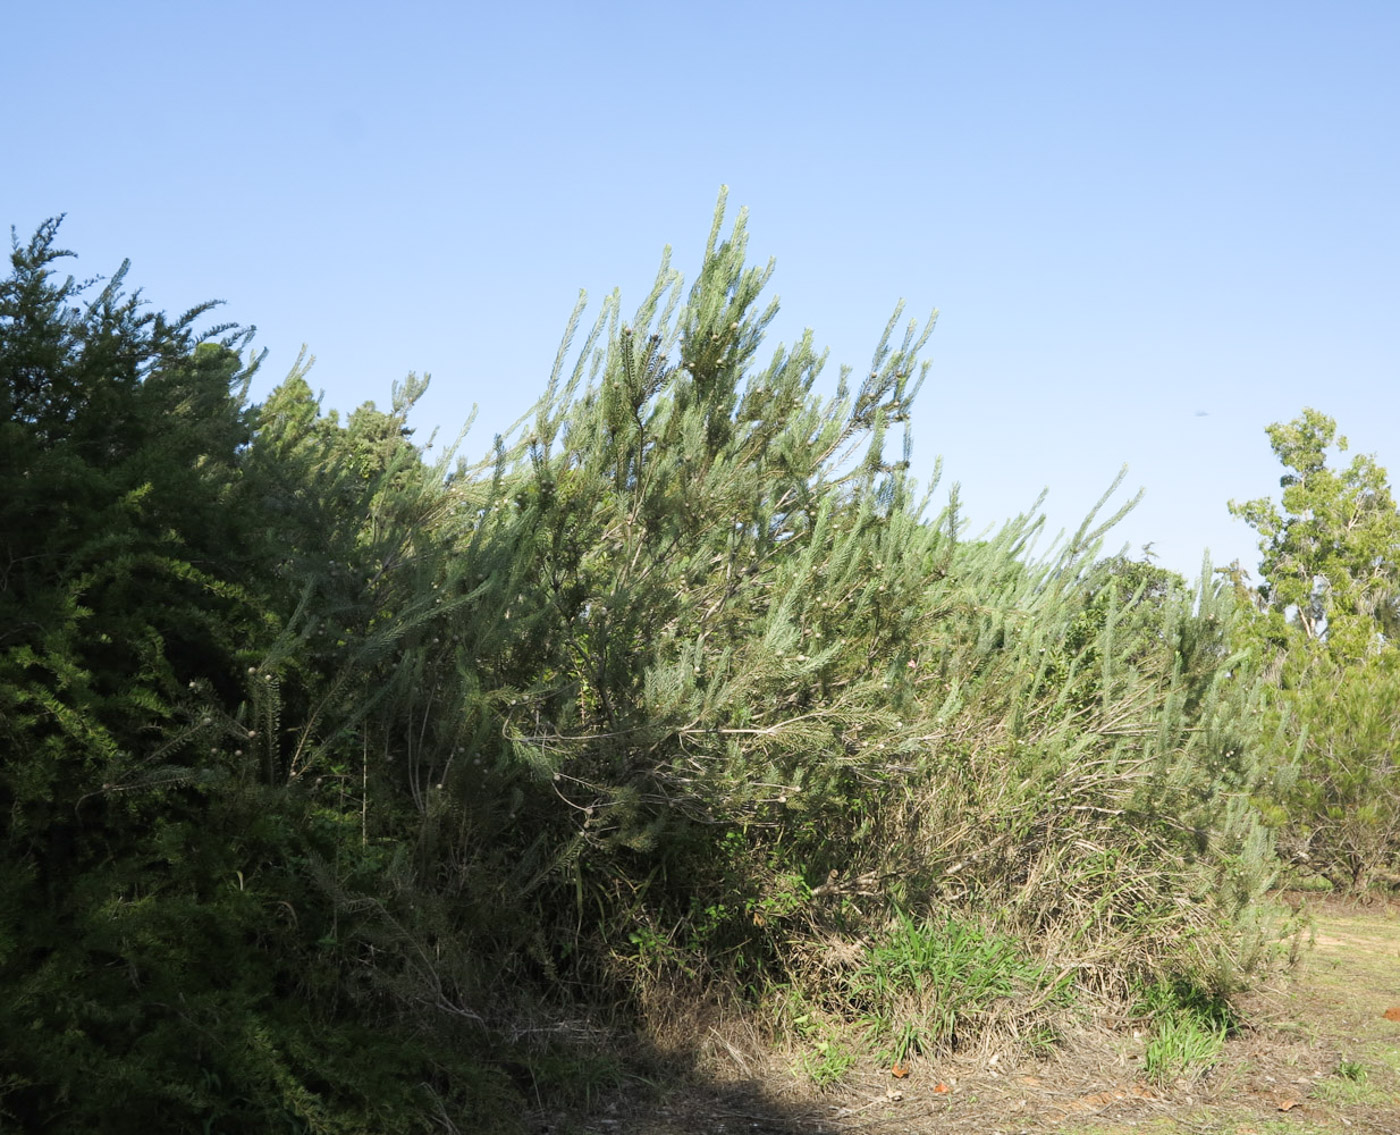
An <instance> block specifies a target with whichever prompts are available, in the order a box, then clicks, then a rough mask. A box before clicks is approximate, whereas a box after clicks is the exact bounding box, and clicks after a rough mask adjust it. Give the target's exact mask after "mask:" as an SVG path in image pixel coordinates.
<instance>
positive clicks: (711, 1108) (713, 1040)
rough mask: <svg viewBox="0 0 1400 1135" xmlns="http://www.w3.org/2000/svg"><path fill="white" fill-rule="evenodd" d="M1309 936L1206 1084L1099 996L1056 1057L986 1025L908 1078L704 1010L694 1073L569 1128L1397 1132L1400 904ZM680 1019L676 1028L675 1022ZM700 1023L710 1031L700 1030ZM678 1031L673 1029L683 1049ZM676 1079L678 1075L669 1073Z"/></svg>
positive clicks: (694, 1134)
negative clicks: (829, 1077) (829, 1071)
mask: <svg viewBox="0 0 1400 1135" xmlns="http://www.w3.org/2000/svg"><path fill="white" fill-rule="evenodd" d="M1312 914H1313V917H1314V927H1315V944H1314V945H1313V946H1312V947H1311V948H1310V949H1308V950H1306V951H1305V953H1304V955H1303V958H1302V961H1301V964H1300V965H1299V966H1298V967H1297V968H1296V970H1295V971H1294V972H1293V973H1292V974H1291V975H1290V976H1288V977H1286V978H1283V979H1280V980H1278V981H1276V982H1274V983H1272V984H1270V985H1268V986H1266V987H1264V988H1261V989H1258V990H1256V991H1255V992H1253V993H1250V994H1248V995H1247V996H1245V997H1242V998H1241V999H1240V1000H1239V1008H1240V1011H1241V1013H1242V1016H1243V1018H1244V1020H1245V1022H1246V1023H1245V1026H1244V1027H1243V1028H1241V1029H1239V1030H1238V1031H1237V1032H1236V1034H1235V1035H1232V1036H1231V1037H1230V1039H1229V1040H1228V1041H1227V1043H1226V1045H1225V1050H1224V1054H1223V1059H1222V1060H1221V1062H1220V1064H1219V1065H1218V1066H1217V1067H1216V1068H1214V1069H1213V1070H1211V1071H1210V1072H1209V1073H1208V1074H1206V1075H1204V1076H1200V1077H1197V1078H1195V1079H1193V1080H1190V1081H1179V1082H1177V1083H1174V1084H1169V1085H1166V1086H1164V1087H1161V1088H1156V1087H1152V1086H1149V1085H1148V1084H1147V1083H1146V1081H1145V1078H1144V1075H1143V1056H1144V1050H1145V1047H1146V1043H1147V1036H1146V1035H1145V1033H1144V1031H1143V1029H1142V1027H1141V1025H1140V1023H1135V1022H1133V1021H1131V1020H1125V1019H1124V1018H1123V1017H1122V1016H1121V1014H1118V1013H1115V1012H1114V1011H1113V1010H1112V1009H1111V1007H1110V1006H1109V1005H1108V1004H1107V1003H1105V1004H1104V1005H1102V1006H1099V1007H1097V1008H1091V1009H1089V1010H1086V1011H1084V1012H1083V1013H1081V1016H1080V1019H1079V1021H1078V1022H1077V1025H1076V1027H1075V1030H1074V1031H1073V1032H1072V1033H1068V1034H1067V1035H1065V1036H1064V1038H1063V1040H1062V1043H1061V1045H1060V1046H1059V1047H1058V1048H1057V1049H1056V1050H1055V1052H1054V1053H1053V1055H1052V1056H1050V1057H1049V1058H1048V1059H1043V1060H1037V1059H1032V1058H1027V1057H1025V1056H1023V1055H1022V1056H1018V1055H1017V1054H1016V1049H1015V1047H1014V1046H1007V1045H1005V1044H1001V1045H999V1044H998V1042H997V1040H996V1038H995V1037H994V1035H992V1034H988V1036H987V1037H986V1038H985V1039H984V1040H983V1042H982V1043H980V1044H977V1045H975V1046H974V1047H973V1048H972V1049H971V1050H969V1051H963V1052H958V1053H956V1054H954V1055H953V1056H949V1057H945V1058H939V1059H936V1060H928V1059H924V1058H922V1057H914V1058H913V1059H911V1060H910V1061H909V1071H908V1074H907V1075H906V1076H903V1077H898V1078H896V1077H895V1076H894V1075H893V1074H892V1072H891V1069H890V1068H889V1067H887V1066H882V1065H878V1064H876V1063H875V1061H874V1059H873V1058H872V1057H871V1056H870V1055H869V1054H862V1055H861V1056H860V1057H859V1058H858V1059H857V1061H856V1064H855V1065H854V1066H853V1067H852V1069H851V1070H850V1072H849V1074H848V1075H847V1076H846V1077H845V1078H844V1079H843V1080H842V1081H841V1083H840V1084H839V1086H838V1087H836V1088H831V1089H826V1090H821V1089H818V1088H816V1087H814V1086H813V1084H812V1082H811V1080H810V1078H809V1077H803V1076H800V1075H798V1074H795V1071H794V1070H795V1067H796V1063H797V1060H796V1058H797V1057H798V1055H799V1053H798V1052H797V1051H796V1050H795V1049H794V1047H792V1046H787V1047H782V1048H774V1047H772V1037H773V1035H774V1033H770V1031H769V1030H767V1029H765V1028H764V1027H762V1025H761V1023H757V1024H756V1023H755V1022H752V1021H741V1020H735V1019H728V1020H717V1019H713V1018H711V1019H709V1020H708V1021H707V1022H702V1021H701V1020H700V1019H699V1018H696V1020H695V1022H694V1024H695V1028H696V1029H697V1031H695V1032H692V1033H690V1034H689V1047H688V1055H689V1065H690V1074H689V1076H688V1077H682V1079H683V1080H684V1082H681V1081H680V1080H677V1081H676V1082H669V1083H660V1084H658V1085H656V1086H655V1087H648V1088H645V1089H642V1088H640V1087H638V1088H636V1089H635V1090H634V1089H631V1088H629V1089H628V1090H627V1091H624V1092H623V1093H621V1094H619V1095H618V1096H617V1097H616V1098H614V1099H612V1100H611V1101H609V1104H608V1105H607V1106H608V1107H610V1108H611V1110H604V1111H603V1112H600V1113H598V1114H595V1115H594V1116H593V1117H592V1118H590V1119H587V1120H580V1121H576V1122H575V1123H574V1124H572V1125H568V1124H564V1125H555V1126H548V1127H542V1128H540V1130H542V1131H544V1130H549V1131H554V1132H558V1133H560V1135H562V1133H563V1132H565V1131H571V1132H576V1133H578V1135H583V1133H585V1132H587V1133H597V1135H601V1133H603V1132H608V1133H623V1132H627V1133H636V1135H681V1133H686V1135H699V1133H706V1135H709V1133H713V1135H730V1133H738V1132H747V1133H749V1135H847V1133H856V1132H860V1133H869V1135H895V1133H899V1135H934V1133H936V1132H937V1133H955V1135H956V1133H967V1135H972V1133H974V1132H976V1133H979V1135H992V1133H994V1132H1002V1133H1004V1135H1011V1133H1013V1132H1015V1133H1020V1132H1025V1133H1028V1135H1040V1133H1050V1132H1058V1133H1063V1135H1127V1133H1128V1132H1134V1133H1138V1135H1141V1133H1152V1135H1168V1133H1172V1135H1176V1133H1181V1132H1190V1133H1199V1135H1275V1133H1279V1135H1281V1133H1283V1132H1288V1133H1290V1135H1322V1133H1324V1132H1328V1133H1339V1132H1346V1131H1355V1132H1366V1133H1368V1135H1378V1133H1379V1135H1400V1021H1393V1020H1387V1019H1385V1017H1384V1012H1385V1010H1386V1009H1387V1008H1389V1007H1391V1006H1397V1005H1400V903H1393V904H1388V905H1387V904H1373V905H1370V906H1364V905H1346V904H1343V903H1340V902H1337V901H1335V900H1327V901H1325V902H1323V903H1321V904H1317V905H1316V906H1315V908H1314V910H1313V912H1312ZM675 1024H676V1025H677V1027H678V1028H679V1026H680V1025H681V1022H680V1021H678V1020H677V1021H676V1022H675ZM702 1029H703V1031H700V1030H702ZM680 1038H681V1034H680V1033H679V1032H677V1033H675V1034H673V1036H672V1039H673V1040H674V1041H679V1040H680ZM676 1075H680V1074H679V1073H677V1074H676Z"/></svg>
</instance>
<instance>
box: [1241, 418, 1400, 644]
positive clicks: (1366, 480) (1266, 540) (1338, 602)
mask: <svg viewBox="0 0 1400 1135" xmlns="http://www.w3.org/2000/svg"><path fill="white" fill-rule="evenodd" d="M1267 432H1268V435H1269V442H1270V444H1271V445H1272V446H1273V450H1274V453H1275V454H1276V455H1277V456H1278V459H1279V460H1280V461H1281V462H1282V463H1283V465H1284V467H1285V468H1286V469H1287V470H1288V472H1287V473H1286V474H1285V475H1284V476H1283V477H1282V478H1281V479H1280V481H1279V484H1280V485H1281V486H1282V488H1283V495H1282V502H1281V504H1282V508H1281V509H1280V506H1279V505H1278V504H1275V503H1274V502H1273V501H1272V500H1270V499H1269V498H1267V497H1264V498H1260V499H1258V500H1252V501H1245V502H1244V503H1243V504H1238V503H1236V502H1234V501H1231V502H1230V512H1231V513H1232V514H1233V515H1235V516H1236V517H1239V518H1240V519H1241V520H1244V521H1245V522H1246V523H1247V524H1249V525H1250V526H1251V527H1252V528H1254V529H1255V530H1256V531H1257V532H1258V533H1259V550H1260V553H1261V554H1262V556H1263V559H1262V561H1261V563H1260V572H1261V574H1262V575H1263V582H1262V583H1261V584H1260V586H1259V597H1260V600H1261V601H1262V605H1263V607H1264V609H1265V610H1266V611H1270V612H1273V613H1274V614H1275V615H1276V616H1277V617H1278V618H1280V619H1288V620H1291V621H1292V622H1293V623H1294V624H1296V626H1297V628H1298V630H1299V631H1300V632H1301V633H1302V635H1303V637H1304V639H1306V640H1307V642H1308V643H1309V644H1314V643H1319V644H1320V643H1326V645H1327V646H1328V647H1329V649H1330V651H1331V652H1332V653H1333V654H1334V655H1338V656H1341V657H1357V656H1359V655H1361V654H1364V653H1366V651H1367V650H1368V649H1371V648H1373V647H1375V646H1377V645H1379V643H1380V642H1381V641H1389V640H1393V639H1394V636H1395V631H1396V629H1397V623H1400V511H1397V509H1396V505H1395V498H1394V496H1393V495H1392V493H1391V490H1390V484H1389V482H1388V481H1387V480H1386V471H1385V469H1384V468H1382V467H1381V466H1380V465H1378V464H1377V463H1376V460H1375V458H1374V457H1371V456H1368V455H1365V454H1359V455H1357V456H1355V457H1353V458H1352V460H1351V464H1349V465H1348V466H1346V468H1344V469H1334V468H1332V467H1330V466H1329V465H1328V463H1327V455H1328V450H1329V449H1333V448H1335V449H1336V450H1337V451H1338V452H1341V453H1345V452H1346V450H1347V439H1346V438H1345V437H1343V436H1341V435H1339V434H1338V433H1337V423H1336V422H1335V421H1334V420H1333V419H1332V418H1329V417H1327V415H1325V414H1322V413H1319V412H1318V411H1317V410H1314V409H1311V408H1307V409H1304V411H1303V413H1302V415H1301V416H1300V417H1297V418H1295V419H1293V421H1291V422H1287V423H1282V422H1275V423H1274V424H1273V425H1271V426H1270V427H1269V428H1268V431H1267ZM1378 635H1380V636H1384V638H1383V639H1378V638H1377V636H1378Z"/></svg>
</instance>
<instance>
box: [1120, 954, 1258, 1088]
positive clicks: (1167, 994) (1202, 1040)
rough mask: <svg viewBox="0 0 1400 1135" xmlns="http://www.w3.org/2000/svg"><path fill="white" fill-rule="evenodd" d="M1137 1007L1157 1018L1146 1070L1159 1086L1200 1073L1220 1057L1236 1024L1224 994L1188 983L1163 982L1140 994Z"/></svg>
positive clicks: (1148, 1049)
mask: <svg viewBox="0 0 1400 1135" xmlns="http://www.w3.org/2000/svg"><path fill="white" fill-rule="evenodd" d="M1136 1010H1137V1012H1139V1013H1145V1014H1147V1015H1150V1016H1151V1017H1152V1021H1153V1032H1152V1039H1151V1040H1150V1041H1148V1042H1147V1051H1146V1052H1145V1054H1144V1070H1145V1072H1146V1074H1147V1077H1148V1079H1150V1080H1152V1081H1154V1082H1155V1083H1158V1084H1168V1083H1170V1082H1171V1081H1173V1080H1177V1079H1182V1078H1189V1077H1193V1076H1198V1075H1200V1074H1201V1073H1203V1072H1205V1071H1207V1070H1208V1069H1210V1068H1212V1067H1213V1066H1214V1065H1215V1064H1216V1063H1217V1062H1218V1060H1219V1058H1220V1051H1221V1049H1222V1048H1224V1046H1225V1038H1226V1036H1228V1035H1229V1032H1230V1029H1231V1028H1233V1027H1234V1025H1235V1015H1234V1011H1233V1010H1232V1009H1231V1008H1230V1006H1229V1003H1228V1002H1227V1001H1225V1000H1224V998H1222V997H1219V996H1218V995H1215V994H1212V993H1210V992H1209V991H1207V990H1204V989H1202V988H1201V987H1200V986H1198V985H1194V984H1192V983H1189V982H1185V981H1180V980H1177V981H1158V982H1154V983H1153V984H1151V985H1149V986H1147V987H1146V988H1145V989H1143V990H1142V992H1141V993H1140V995H1139V998H1138V1002H1137V1005H1136Z"/></svg>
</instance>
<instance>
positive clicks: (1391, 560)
mask: <svg viewBox="0 0 1400 1135" xmlns="http://www.w3.org/2000/svg"><path fill="white" fill-rule="evenodd" d="M1268 434H1269V441H1270V443H1271V444H1272V445H1273V450H1274V453H1275V454H1277V455H1278V458H1279V460H1280V461H1281V462H1282V463H1283V465H1284V467H1285V468H1286V469H1287V470H1288V472H1287V473H1286V474H1285V475H1284V476H1283V477H1282V479H1281V480H1280V485H1281V486H1282V488H1283V494H1282V502H1281V505H1282V507H1280V506H1279V505H1278V504H1275V503H1274V502H1273V501H1272V500H1269V499H1268V498H1263V499H1260V500H1252V501H1246V502H1245V503H1243V504H1236V503H1235V502H1233V501H1232V502H1231V504H1230V511H1231V512H1232V513H1233V514H1234V515H1235V516H1237V517H1239V518H1240V519H1242V520H1244V521H1246V522H1247V523H1249V524H1250V525H1251V526H1252V527H1254V529H1255V530H1256V531H1257V532H1258V533H1259V550H1260V552H1261V554H1262V557H1263V558H1262V561H1261V563H1260V571H1261V574H1262V575H1263V582H1262V583H1261V584H1260V585H1259V588H1258V591H1257V595H1256V605H1257V607H1258V608H1259V612H1260V615H1261V619H1260V621H1259V622H1258V623H1257V624H1256V628H1257V629H1258V630H1261V631H1262V632H1263V635H1262V637H1263V638H1264V639H1265V640H1266V641H1267V642H1268V643H1270V644H1271V645H1272V646H1273V647H1274V648H1275V649H1277V650H1278V651H1279V654H1278V657H1279V659H1280V662H1281V665H1280V666H1279V675H1280V682H1281V685H1282V689H1281V691H1280V696H1279V699H1278V704H1279V708H1280V713H1281V722H1282V725H1283V728H1282V733H1281V737H1282V738H1283V739H1284V742H1285V745H1286V749H1285V751H1284V753H1281V754H1280V760H1279V765H1280V767H1279V773H1278V776H1277V778H1276V781H1275V790H1274V793H1273V799H1272V801H1271V803H1270V808H1271V811H1272V817H1271V818H1272V821H1273V823H1274V824H1275V826H1276V827H1277V828H1278V829H1279V831H1280V833H1281V839H1280V846H1281V847H1282V848H1283V849H1285V850H1287V851H1291V853H1292V855H1293V857H1294V859H1295V860H1296V861H1297V862H1298V863H1299V864H1302V865H1304V866H1305V867H1306V868H1308V869H1311V870H1316V871H1318V872H1319V873H1321V874H1323V875H1325V876H1327V877H1328V878H1330V879H1331V880H1332V881H1333V882H1334V884H1335V885H1337V886H1338V887H1341V888H1344V889H1347V890H1356V889H1359V888H1362V887H1364V886H1366V885H1367V884H1368V883H1370V882H1372V881H1374V880H1376V879H1377V878H1378V877H1382V876H1384V875H1385V874H1387V873H1388V872H1389V871H1391V870H1392V869H1393V868H1394V867H1395V865H1396V864H1397V862H1400V786H1397V783H1396V776H1395V768H1396V759H1397V747H1398V746H1400V729H1397V726H1396V721H1397V717H1396V707H1397V705H1400V646H1397V641H1398V640H1397V631H1400V510H1397V508H1396V503H1395V497H1394V495H1393V494H1392V492H1391V488H1390V484H1389V482H1388V480H1387V478H1386V471H1385V469H1384V468H1382V467H1381V466H1380V465H1379V464H1377V463H1376V460H1375V458H1374V457H1370V456H1366V455H1358V456H1355V457H1353V458H1352V460H1351V463H1350V464H1349V465H1347V466H1346V467H1345V468H1340V469H1337V468H1333V467H1331V466H1329V464H1328V453H1329V450H1334V449H1335V450H1336V451H1337V452H1338V453H1345V452H1346V450H1347V439H1346V438H1345V437H1343V436H1341V435H1339V434H1338V433H1337V423H1336V422H1335V421H1334V420H1333V419H1332V418H1329V417H1327V416H1326V415H1325V414H1322V413H1319V412H1318V411H1317V410H1314V409H1311V408H1308V409H1305V410H1304V411H1303V413H1302V415H1301V416H1300V417H1298V418H1295V419H1294V420H1293V421H1291V422H1287V423H1279V422H1276V423H1274V424H1273V425H1271V426H1270V427H1269V428H1268Z"/></svg>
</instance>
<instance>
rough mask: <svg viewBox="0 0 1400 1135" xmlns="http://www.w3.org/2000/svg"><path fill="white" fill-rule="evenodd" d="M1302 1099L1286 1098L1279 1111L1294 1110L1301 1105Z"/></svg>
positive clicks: (1279, 1106)
mask: <svg viewBox="0 0 1400 1135" xmlns="http://www.w3.org/2000/svg"><path fill="white" fill-rule="evenodd" d="M1301 1106H1302V1103H1301V1101H1300V1100H1284V1101H1283V1102H1282V1103H1280V1104H1279V1105H1278V1109H1279V1111H1292V1110H1293V1109H1294V1108H1295V1107H1301Z"/></svg>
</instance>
